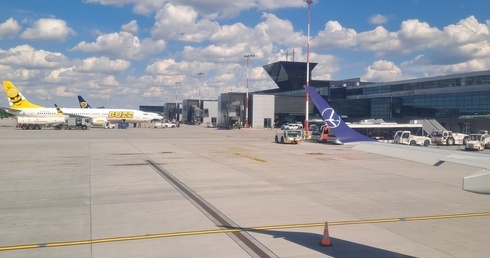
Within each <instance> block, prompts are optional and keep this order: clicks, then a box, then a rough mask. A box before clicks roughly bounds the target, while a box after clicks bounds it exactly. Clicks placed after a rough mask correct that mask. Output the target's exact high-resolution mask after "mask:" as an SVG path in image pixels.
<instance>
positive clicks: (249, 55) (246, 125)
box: [243, 54, 255, 128]
mask: <svg viewBox="0 0 490 258" xmlns="http://www.w3.org/2000/svg"><path fill="white" fill-rule="evenodd" d="M243 57H245V58H247V94H246V96H245V128H249V127H250V126H249V124H248V74H249V72H248V61H249V59H250V57H255V55H253V54H246V55H244V56H243Z"/></svg>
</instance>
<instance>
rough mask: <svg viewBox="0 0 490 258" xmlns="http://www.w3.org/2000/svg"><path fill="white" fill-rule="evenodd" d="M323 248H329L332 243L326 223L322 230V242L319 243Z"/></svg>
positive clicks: (326, 222)
mask: <svg viewBox="0 0 490 258" xmlns="http://www.w3.org/2000/svg"><path fill="white" fill-rule="evenodd" d="M320 244H321V245H323V246H331V245H332V243H331V242H330V236H329V234H328V221H325V228H324V230H323V238H322V242H321V243H320Z"/></svg>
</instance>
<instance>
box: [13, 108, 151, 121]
mask: <svg viewBox="0 0 490 258" xmlns="http://www.w3.org/2000/svg"><path fill="white" fill-rule="evenodd" d="M11 110H12V111H14V112H12V113H13V114H14V115H17V116H31V117H51V116H56V114H57V110H56V108H23V109H11ZM61 110H62V111H63V114H66V115H76V116H83V117H89V118H92V119H94V120H95V119H106V120H107V121H108V122H112V123H117V122H122V121H126V122H128V123H143V122H150V121H151V120H154V119H156V118H155V116H154V115H152V114H151V113H149V112H144V111H140V110H133V109H100V108H91V109H86V108H62V109H61Z"/></svg>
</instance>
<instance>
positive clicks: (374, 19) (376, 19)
mask: <svg viewBox="0 0 490 258" xmlns="http://www.w3.org/2000/svg"><path fill="white" fill-rule="evenodd" d="M386 22H388V18H386V16H384V15H381V14H375V15H373V16H371V17H369V23H371V24H375V25H381V24H385V23H386Z"/></svg>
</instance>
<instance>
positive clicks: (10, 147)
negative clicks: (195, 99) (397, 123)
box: [0, 119, 490, 258]
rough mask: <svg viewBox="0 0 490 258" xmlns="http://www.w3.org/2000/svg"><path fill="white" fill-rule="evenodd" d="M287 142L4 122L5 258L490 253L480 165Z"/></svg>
mask: <svg viewBox="0 0 490 258" xmlns="http://www.w3.org/2000/svg"><path fill="white" fill-rule="evenodd" d="M274 132H275V130H274V129H272V130H271V129H241V130H219V129H216V128H204V127H201V126H188V125H182V126H181V127H180V128H168V129H153V128H129V129H107V130H106V129H99V128H92V129H90V130H87V131H82V130H60V131H58V130H51V129H42V130H19V129H15V128H13V120H6V119H4V120H0V151H1V155H0V232H1V233H0V258H3V257H9V258H11V257H70V258H78V257H80V258H82V257H83V258H86V257H118V258H120V257H488V253H489V252H490V245H489V244H488V243H490V196H488V195H479V194H474V193H469V192H466V191H463V190H462V189H461V180H462V178H463V177H464V176H467V175H470V174H472V173H474V172H476V171H478V170H480V169H478V168H474V167H469V166H468V167H465V166H463V165H458V164H451V163H448V162H446V163H444V164H443V165H441V166H439V167H435V166H430V165H425V164H421V163H417V162H412V161H407V160H403V159H395V158H390V157H385V156H381V155H376V154H370V153H366V152H362V151H357V150H354V149H352V146H349V145H342V146H336V145H326V144H319V143H311V142H305V143H301V144H298V145H287V144H277V143H275V142H274ZM414 148H420V150H421V151H423V147H414ZM454 151H461V150H459V149H454ZM489 158H490V157H489ZM461 171H465V172H461ZM326 221H328V223H329V224H328V225H329V226H328V232H329V236H328V239H329V240H330V242H331V244H332V245H331V246H322V245H320V242H322V239H323V237H324V229H325V227H324V225H325V222H326Z"/></svg>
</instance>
